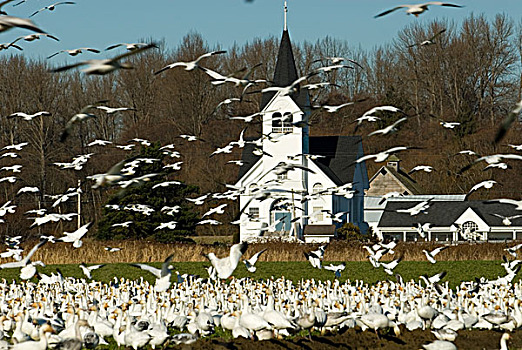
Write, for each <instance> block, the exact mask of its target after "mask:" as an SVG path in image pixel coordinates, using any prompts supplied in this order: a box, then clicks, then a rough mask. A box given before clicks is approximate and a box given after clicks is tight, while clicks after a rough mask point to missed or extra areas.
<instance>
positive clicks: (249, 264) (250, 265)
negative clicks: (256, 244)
mask: <svg viewBox="0 0 522 350" xmlns="http://www.w3.org/2000/svg"><path fill="white" fill-rule="evenodd" d="M266 250H267V248H265V249H261V250H260V251H258V252H257V253H255V254H254V255H252V256H251V257H250V259H244V260H243V263H244V264H245V266H246V268H247V270H248V272H252V273H254V272H256V270H257V267H255V264H256V262H257V259H259V257H260V256H261V254H263V253H264V252H265V251H266Z"/></svg>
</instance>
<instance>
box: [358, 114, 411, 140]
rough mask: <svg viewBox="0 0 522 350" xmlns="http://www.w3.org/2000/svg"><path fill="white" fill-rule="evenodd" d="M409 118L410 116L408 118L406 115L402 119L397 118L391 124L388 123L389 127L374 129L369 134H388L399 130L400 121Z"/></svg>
mask: <svg viewBox="0 0 522 350" xmlns="http://www.w3.org/2000/svg"><path fill="white" fill-rule="evenodd" d="M407 119H408V118H406V117H404V118H401V119H399V120H397V121H396V122H395V123H393V124H391V125H388V126H387V127H385V128H383V129H379V130H375V131H372V132H371V133H369V134H368V137H370V136H373V135H377V134H382V135H387V134H391V133H394V132H397V131H398V130H399V129H398V128H397V126H398V125H399V124H400V123H402V122H404V121H406V120H407Z"/></svg>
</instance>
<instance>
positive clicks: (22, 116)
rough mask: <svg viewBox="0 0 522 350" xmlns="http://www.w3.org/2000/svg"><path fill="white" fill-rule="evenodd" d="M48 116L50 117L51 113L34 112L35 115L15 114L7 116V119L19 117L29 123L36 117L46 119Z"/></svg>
mask: <svg viewBox="0 0 522 350" xmlns="http://www.w3.org/2000/svg"><path fill="white" fill-rule="evenodd" d="M50 115H51V113H49V112H47V111H40V112H36V113H33V114H27V113H24V112H16V113H13V114H10V115H8V116H7V118H16V117H19V118H22V119H23V120H25V121H31V120H33V119H34V118H37V117H42V116H44V117H48V116H50Z"/></svg>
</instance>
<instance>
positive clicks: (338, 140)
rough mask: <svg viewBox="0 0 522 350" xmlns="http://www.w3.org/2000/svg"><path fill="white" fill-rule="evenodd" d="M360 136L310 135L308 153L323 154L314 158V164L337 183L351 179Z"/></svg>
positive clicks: (343, 182)
mask: <svg viewBox="0 0 522 350" xmlns="http://www.w3.org/2000/svg"><path fill="white" fill-rule="evenodd" d="M360 142H361V137H360V136H311V137H310V138H309V153H310V154H314V155H321V156H325V158H319V159H316V160H314V162H315V164H317V166H319V168H321V170H322V171H323V172H324V173H325V174H326V175H328V177H329V178H331V179H332V181H334V182H335V183H336V184H337V185H344V184H346V183H348V182H352V181H353V177H354V172H355V167H356V165H355V164H352V163H353V162H355V160H357V151H358V149H359V147H360Z"/></svg>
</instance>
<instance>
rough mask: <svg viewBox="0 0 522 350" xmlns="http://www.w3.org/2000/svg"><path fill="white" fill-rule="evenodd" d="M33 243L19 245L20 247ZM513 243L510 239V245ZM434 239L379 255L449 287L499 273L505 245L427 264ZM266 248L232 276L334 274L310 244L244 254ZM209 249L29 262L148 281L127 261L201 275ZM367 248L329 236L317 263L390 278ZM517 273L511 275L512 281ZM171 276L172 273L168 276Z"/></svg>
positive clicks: (139, 247) (39, 255)
mask: <svg viewBox="0 0 522 350" xmlns="http://www.w3.org/2000/svg"><path fill="white" fill-rule="evenodd" d="M34 243H35V242H27V243H25V244H24V248H25V249H26V251H27V250H28V249H30V248H31V247H32V246H33V244H34ZM511 245H513V244H510V246H511ZM107 246H111V247H119V248H122V249H121V250H120V251H117V252H113V253H110V252H108V251H106V250H105V249H104V247H107ZM436 246H437V245H436V244H434V243H415V244H412V243H399V245H398V246H397V247H396V249H395V254H394V255H390V254H388V255H386V256H385V257H384V258H383V259H382V260H383V261H389V260H392V259H394V258H396V257H398V256H402V257H403V261H402V262H401V263H400V264H399V266H398V267H397V268H396V269H395V272H397V273H400V274H401V275H402V276H403V277H404V278H405V279H406V280H410V279H414V280H418V279H419V276H420V275H422V274H427V275H432V274H435V273H438V272H440V271H443V270H444V271H447V273H448V274H447V276H446V278H445V279H444V281H449V282H450V285H451V286H455V285H457V284H459V283H460V282H461V281H470V280H473V279H474V278H475V277H486V278H488V279H494V278H497V277H498V276H503V275H505V271H504V269H503V267H502V266H501V265H500V263H501V260H502V256H503V255H505V253H506V252H505V251H504V250H503V249H504V248H505V247H506V245H505V244H503V243H482V244H461V245H456V246H450V247H448V249H446V250H444V251H442V252H441V253H440V254H438V255H437V256H436V258H437V263H436V264H431V263H429V262H428V261H427V260H426V258H425V256H424V253H422V250H423V249H427V250H430V249H434V248H435V247H436ZM264 248H268V249H267V251H266V252H265V253H264V254H262V255H261V257H260V259H259V261H258V263H257V267H258V269H257V271H256V273H255V274H251V273H249V272H248V271H247V270H246V268H245V266H244V265H243V264H240V265H239V267H238V268H237V270H236V272H235V273H234V276H235V277H237V278H241V277H251V278H255V279H268V278H271V277H274V278H278V277H281V276H285V278H287V279H291V280H293V281H295V282H297V281H299V280H301V279H308V278H314V279H317V280H333V279H334V274H333V272H331V271H328V270H318V269H314V268H312V267H311V265H310V264H309V263H308V261H306V260H305V257H304V254H303V252H305V251H310V250H313V249H315V246H314V245H306V244H298V243H280V242H279V243H276V242H272V243H264V244H251V245H250V246H249V247H248V250H247V252H246V253H245V255H244V257H245V258H248V257H250V256H251V255H253V254H255V253H256V252H257V251H259V250H261V249H264ZM211 251H212V252H215V253H216V255H217V256H225V255H227V254H228V252H229V245H226V244H224V243H222V242H217V243H215V244H179V243H177V244H160V243H155V242H144V241H119V242H100V241H89V240H86V241H85V242H84V244H83V246H82V247H81V248H79V249H74V248H72V247H71V245H69V244H50V243H48V244H46V245H44V246H43V247H42V248H40V249H39V250H38V251H37V252H36V253H35V255H34V256H33V259H32V260H33V261H36V260H41V261H43V262H44V263H45V264H46V265H47V266H46V267H38V271H39V272H40V273H44V274H50V273H51V272H56V269H57V268H58V269H59V270H60V271H61V272H62V274H63V275H64V276H71V277H76V278H84V276H83V274H82V272H81V270H80V268H79V267H78V264H79V263H81V262H84V263H86V264H99V263H104V264H106V266H104V267H103V268H102V269H99V270H96V271H94V272H93V278H94V279H95V280H98V281H102V282H109V281H110V280H112V279H113V278H114V277H117V278H122V277H123V278H126V279H131V280H135V279H138V278H140V277H143V278H144V279H146V280H148V281H150V282H152V283H153V282H154V276H153V275H152V274H150V273H148V272H146V271H143V270H141V269H138V268H136V267H133V266H130V265H129V263H133V262H141V263H148V264H151V265H153V266H156V267H160V266H161V262H162V261H163V260H164V259H165V258H166V257H167V256H168V255H170V254H174V255H173V263H172V265H173V267H174V271H178V272H179V273H180V274H184V273H188V274H194V275H199V276H201V277H207V272H206V270H205V267H206V266H209V265H210V263H209V262H208V261H207V260H206V258H205V257H204V256H203V254H205V253H208V252H211ZM366 255H367V252H366V250H365V249H363V248H362V244H361V243H354V242H352V243H349V242H341V241H335V242H332V243H331V244H330V245H329V246H328V248H327V249H326V253H325V258H324V262H323V265H327V264H329V263H334V264H338V263H341V262H346V269H345V270H344V271H343V272H342V277H341V278H340V280H341V281H342V282H344V281H346V280H351V281H354V280H364V281H365V282H366V283H370V284H372V283H375V282H377V281H380V280H385V279H388V278H391V279H393V280H395V277H393V276H389V275H387V274H386V273H385V272H384V271H383V269H374V268H373V267H372V266H371V264H370V263H369V262H368V259H367V257H366ZM8 261H11V260H10V259H0V262H1V263H4V262H8ZM18 275H19V269H7V270H0V278H5V279H6V280H8V281H11V280H13V279H14V280H19V278H18ZM518 279H519V277H517V278H516V279H515V281H518ZM173 281H175V277H173Z"/></svg>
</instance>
